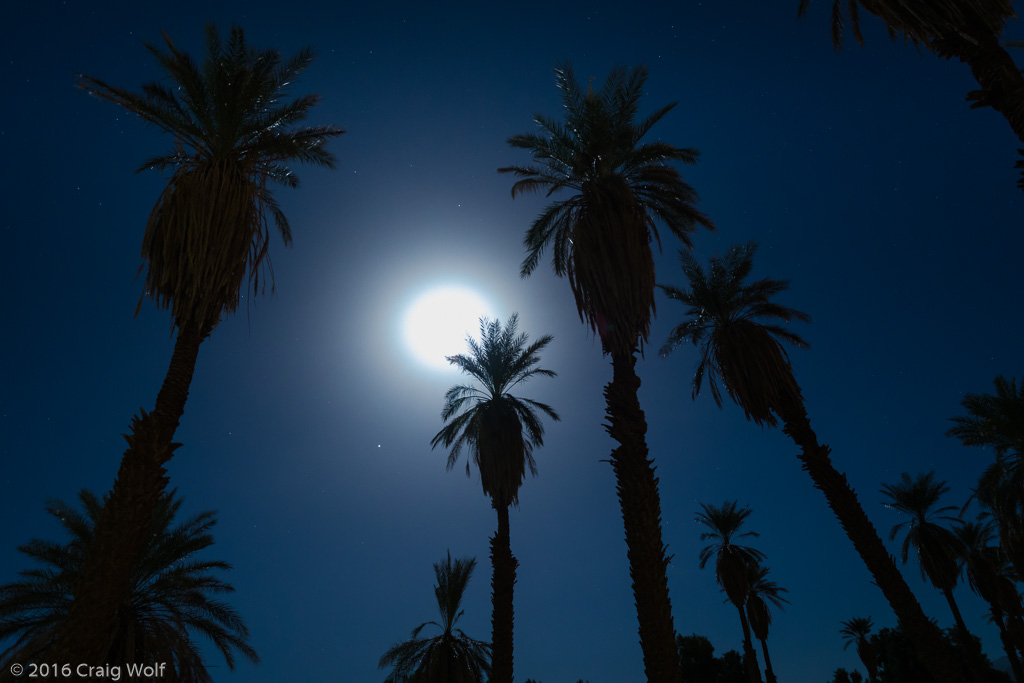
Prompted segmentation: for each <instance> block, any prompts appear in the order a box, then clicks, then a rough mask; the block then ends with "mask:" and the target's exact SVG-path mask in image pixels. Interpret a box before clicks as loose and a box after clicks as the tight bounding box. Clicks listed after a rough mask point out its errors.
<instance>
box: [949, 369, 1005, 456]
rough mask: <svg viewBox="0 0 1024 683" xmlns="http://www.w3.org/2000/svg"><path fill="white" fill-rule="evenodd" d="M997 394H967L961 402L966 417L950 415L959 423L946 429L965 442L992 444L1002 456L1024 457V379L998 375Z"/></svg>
mask: <svg viewBox="0 0 1024 683" xmlns="http://www.w3.org/2000/svg"><path fill="white" fill-rule="evenodd" d="M995 388H996V393H995V394H967V395H966V396H964V399H963V401H961V403H960V405H962V406H963V407H964V409H965V410H966V411H967V416H966V417H954V418H950V419H951V421H952V422H955V423H956V426H955V427H952V428H950V430H949V431H948V432H946V435H947V436H955V437H957V438H958V439H960V440H961V441H962V442H963V444H964V445H965V446H992V447H993V448H994V449H995V451H996V454H997V455H999V456H1000V457H1002V456H1006V455H1013V456H1016V457H1017V458H1018V459H1019V458H1024V381H1022V382H1021V385H1020V390H1019V391H1018V389H1017V380H1016V378H1013V379H1006V378H1005V377H1002V376H1000V377H996V379H995Z"/></svg>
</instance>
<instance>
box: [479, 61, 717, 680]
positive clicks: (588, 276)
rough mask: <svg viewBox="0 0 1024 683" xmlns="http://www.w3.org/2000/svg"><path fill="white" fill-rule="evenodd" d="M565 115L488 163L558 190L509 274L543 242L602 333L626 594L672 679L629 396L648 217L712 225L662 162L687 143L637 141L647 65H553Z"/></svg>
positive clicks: (664, 597) (643, 291)
mask: <svg viewBox="0 0 1024 683" xmlns="http://www.w3.org/2000/svg"><path fill="white" fill-rule="evenodd" d="M555 78H556V82H557V85H558V89H559V90H560V91H561V93H562V101H563V103H564V105H565V120H564V121H557V120H555V119H552V118H548V117H546V116H544V115H540V114H538V115H537V116H536V119H535V120H536V122H537V124H538V125H539V127H540V131H539V132H538V133H530V134H525V135H516V136H513V137H512V138H510V139H509V141H508V142H509V144H510V145H512V146H513V147H515V148H518V149H525V150H528V151H529V152H530V153H531V154H532V155H533V161H534V164H533V165H530V166H509V167H506V168H501V169H498V171H499V172H500V173H512V174H513V175H514V176H515V177H516V178H517V180H516V182H515V184H514V185H513V186H512V196H513V198H514V197H516V196H517V195H518V194H521V193H525V192H531V191H541V190H543V191H545V192H546V194H547V195H548V196H551V195H554V194H556V193H558V192H560V191H564V192H565V193H567V195H568V196H565V197H564V198H563V199H560V200H558V201H556V202H554V203H553V204H551V205H550V206H548V207H547V208H546V209H545V210H544V211H543V212H542V213H541V215H540V216H539V217H538V218H537V219H536V220H535V221H534V222H533V225H532V226H531V227H530V229H529V230H528V231H527V233H526V237H525V239H524V240H523V242H524V245H525V246H526V251H527V255H526V258H525V259H524V260H523V263H522V267H521V268H520V275H521V276H522V277H527V276H529V275H530V274H531V273H533V271H534V270H536V268H537V265H538V263H539V261H540V257H541V254H542V252H543V250H544V249H545V248H547V247H550V248H551V251H552V256H553V259H552V263H553V266H554V270H555V273H556V274H557V275H559V276H567V277H568V280H569V288H570V289H571V290H572V293H573V296H574V298H575V301H576V309H577V311H578V312H579V315H580V319H581V320H583V321H585V322H586V323H587V324H588V325H589V327H590V328H591V330H592V331H595V332H596V333H597V334H598V335H599V336H600V338H601V347H602V350H603V352H604V353H606V354H609V355H610V356H611V359H612V381H611V382H610V383H609V384H608V385H607V386H606V387H605V391H604V395H605V401H606V405H607V416H608V423H607V424H606V425H605V428H606V429H607V431H608V433H609V435H611V437H612V438H613V439H614V440H615V441H617V442H618V443H619V446H618V447H616V448H615V449H614V450H613V451H612V454H611V459H610V462H611V464H612V469H613V471H614V473H615V478H616V483H617V487H616V488H617V491H618V497H619V504H620V506H621V508H622V520H623V526H624V527H625V532H626V549H627V551H626V552H627V556H628V558H629V568H630V577H631V578H632V581H633V596H634V599H635V600H636V609H637V621H638V622H639V631H640V645H641V648H642V649H643V655H644V669H645V671H646V674H647V680H648V681H651V682H652V683H655V682H657V683H676V681H677V679H678V678H679V661H678V657H677V656H676V649H675V628H674V626H673V625H672V605H671V602H670V600H669V594H668V578H667V575H666V566H667V565H668V560H667V558H666V556H665V545H664V543H663V542H662V533H661V500H660V498H659V494H658V480H657V478H656V477H655V474H654V465H653V462H652V461H651V459H650V458H649V457H648V454H647V443H646V439H645V434H646V432H647V423H646V421H645V418H644V413H643V410H642V409H641V408H640V402H639V400H638V399H637V391H638V389H639V387H640V379H639V377H637V375H636V369H635V365H636V350H637V345H638V344H639V345H640V349H641V350H642V349H643V344H644V343H645V342H646V341H647V335H648V331H649V328H650V318H651V311H653V309H654V258H653V256H652V254H651V247H650V242H651V240H652V239H655V240H658V241H659V244H660V238H659V236H658V230H657V223H658V222H659V221H660V222H663V223H664V224H665V225H666V226H667V227H668V229H669V230H670V231H671V232H672V233H673V234H674V235H676V236H677V237H678V238H679V239H681V240H682V241H683V243H684V244H687V245H689V244H690V235H691V234H692V233H693V232H694V231H695V230H696V228H697V227H698V226H704V227H706V228H708V229H714V226H713V224H712V222H711V220H710V219H709V218H708V217H707V216H705V215H704V214H703V213H701V212H700V211H698V210H697V209H696V208H694V204H695V203H696V201H697V194H696V192H694V190H693V188H691V187H690V186H689V185H687V184H686V183H685V182H684V181H683V178H682V176H681V175H680V173H679V171H678V170H676V169H675V168H674V167H672V166H670V165H669V162H672V161H681V162H683V163H690V164H692V163H696V161H697V156H698V152H697V151H696V150H693V149H687V148H680V147H675V146H674V145H670V144H668V143H666V142H661V141H657V142H646V143H641V140H642V138H643V137H644V136H645V135H646V134H647V133H648V131H650V129H651V127H652V126H654V124H656V123H657V122H658V121H659V120H661V118H662V117H663V116H665V114H667V113H668V112H669V111H670V110H671V109H672V108H673V107H674V106H675V104H674V103H673V104H669V105H667V106H665V107H662V108H661V109H658V110H657V111H655V112H654V113H653V114H651V115H650V116H648V117H647V118H645V119H643V120H642V121H639V122H638V121H637V113H638V110H639V103H640V95H641V93H642V92H643V86H644V83H645V82H646V80H647V70H646V69H644V68H643V67H637V68H635V69H633V70H632V71H626V70H624V69H616V70H614V71H612V72H611V73H610V74H609V76H608V78H607V79H606V80H605V83H604V86H603V87H602V89H601V91H600V92H593V91H592V90H591V91H588V92H587V93H586V94H584V92H583V90H582V89H581V88H580V86H579V84H578V83H577V82H576V78H575V77H574V76H573V72H572V69H571V68H570V67H569V66H567V65H565V66H561V67H559V68H557V69H556V70H555Z"/></svg>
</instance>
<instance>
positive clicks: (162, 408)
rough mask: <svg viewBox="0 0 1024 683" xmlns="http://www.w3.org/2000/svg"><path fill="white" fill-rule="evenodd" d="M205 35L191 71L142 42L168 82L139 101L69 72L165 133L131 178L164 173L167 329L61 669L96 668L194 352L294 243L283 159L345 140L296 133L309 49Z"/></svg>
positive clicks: (322, 129)
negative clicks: (163, 358) (163, 362)
mask: <svg viewBox="0 0 1024 683" xmlns="http://www.w3.org/2000/svg"><path fill="white" fill-rule="evenodd" d="M206 39H207V40H206V43H207V56H206V61H205V62H204V64H203V65H202V66H199V65H197V64H196V62H194V61H193V60H192V58H191V57H190V56H189V55H188V54H185V53H183V52H181V51H179V50H178V49H177V48H176V47H175V46H174V44H173V43H172V42H171V41H170V39H169V38H167V37H166V36H165V42H166V44H167V51H166V52H164V51H161V50H160V49H158V48H157V47H154V46H152V45H147V46H146V47H147V48H148V49H149V50H150V52H152V53H153V55H154V56H155V57H156V59H157V61H158V62H159V63H160V66H161V67H162V68H163V70H164V71H165V72H166V73H167V76H168V77H169V79H170V83H169V84H168V85H164V84H162V83H150V84H147V85H144V86H143V88H142V93H141V94H136V93H132V92H129V91H127V90H124V89H122V88H118V87H115V86H112V85H109V84H107V83H106V82H104V81H101V80H99V79H97V78H92V77H90V76H80V77H79V82H78V86H79V87H80V88H82V89H83V90H85V91H87V92H89V93H91V94H93V95H96V96H97V97H99V98H101V99H104V100H108V101H110V102H114V103H115V104H118V105H120V106H121V107H124V108H125V109H127V110H128V111H130V112H132V113H133V114H136V115H137V116H139V117H140V118H142V119H143V120H144V121H146V122H147V123H151V124H153V125H155V126H156V127H157V128H159V129H161V130H162V131H164V132H165V133H169V134H171V135H172V136H173V137H174V148H173V150H172V151H171V152H169V153H166V154H163V155H159V156H155V157H152V158H150V159H148V160H146V161H145V162H144V163H143V164H142V166H141V167H140V169H139V170H142V169H149V168H157V169H162V170H163V169H170V170H172V173H171V176H170V178H169V180H168V182H167V187H166V188H165V189H164V191H163V193H162V194H161V195H160V197H159V199H158V200H157V202H156V205H155V206H154V207H153V210H152V212H151V213H150V215H149V220H148V222H147V224H146V233H145V235H144V237H143V240H142V255H143V258H144V259H145V268H146V281H145V293H144V295H143V296H148V297H151V298H153V299H155V300H156V301H157V303H158V304H159V305H160V306H161V307H163V308H170V309H171V314H172V316H173V320H174V325H175V326H176V328H177V332H178V334H177V339H176V341H175V345H174V353H173V355H172V357H171V363H170V366H169V368H168V370H167V375H166V377H165V379H164V382H163V386H162V387H161V389H160V392H159V394H158V395H157V399H156V406H155V408H154V409H153V411H152V412H151V413H146V412H142V413H141V415H140V416H137V417H135V418H133V421H132V428H131V433H130V434H129V435H128V436H127V437H126V438H127V440H128V450H127V451H126V452H125V454H124V457H123V459H122V461H121V467H120V470H119V472H118V475H117V479H116V480H115V482H114V486H113V489H112V491H111V493H110V501H109V503H108V504H107V505H106V506H105V507H104V511H103V517H102V518H101V519H100V520H98V522H97V527H96V539H95V544H94V551H95V552H94V553H93V555H92V556H91V557H90V558H89V559H88V561H87V564H86V568H85V570H84V573H83V576H82V582H83V589H82V591H81V593H80V594H79V595H78V596H76V601H75V604H74V605H72V608H71V610H70V614H69V616H68V622H67V626H66V630H65V634H64V637H63V638H62V643H63V644H64V645H65V646H66V648H67V651H66V654H67V661H81V662H91V663H99V662H100V661H102V659H101V651H102V644H103V642H104V641H105V639H106V637H107V634H108V633H109V632H110V631H111V629H112V628H113V624H114V619H115V612H116V609H117V606H118V605H120V604H121V603H122V601H123V598H124V596H125V595H126V593H127V591H128V590H129V583H128V581H129V577H130V575H131V571H132V567H133V566H134V563H135V561H136V558H137V557H138V554H139V552H140V549H141V547H142V543H143V536H144V534H145V532H146V530H147V529H148V528H149V524H150V519H151V517H152V514H153V510H154V509H155V508H156V505H157V501H158V500H159V498H160V494H161V492H162V491H163V490H164V489H165V487H166V482H167V479H166V476H165V473H166V471H165V470H164V468H163V466H164V465H165V464H166V463H167V461H168V460H169V459H170V458H171V456H172V455H173V452H174V450H175V448H177V445H176V444H173V443H172V441H173V437H174V432H175V430H176V429H177V426H178V422H179V420H180V419H181V415H182V414H183V412H184V409H185V401H186V399H187V398H188V390H189V385H190V383H191V380H192V374H193V371H194V369H195V363H196V357H197V355H198V353H199V345H200V344H201V343H202V341H203V340H204V339H205V338H206V337H207V336H208V335H209V334H210V332H211V331H212V330H213V328H214V327H215V326H216V325H217V323H218V322H219V321H220V318H221V315H222V314H223V313H231V312H233V311H234V310H235V309H237V307H238V303H239V291H240V289H241V288H242V287H243V286H244V283H245V279H246V277H247V276H248V278H249V282H250V283H251V285H252V288H253V291H254V292H256V291H262V289H261V282H260V271H261V270H262V269H263V268H266V269H267V271H268V272H269V271H270V261H269V257H268V246H269V224H270V223H271V222H273V223H274V224H275V225H276V227H277V229H278V231H279V232H280V234H281V237H282V238H283V240H284V242H285V244H288V243H290V242H291V228H290V227H289V224H288V220H287V218H286V217H285V215H284V213H283V212H282V211H281V209H280V207H279V206H278V204H277V201H276V200H275V198H274V196H273V194H272V193H271V191H270V189H269V187H268V184H269V183H271V182H277V183H281V184H283V185H285V186H287V187H296V186H297V185H298V179H297V178H296V176H295V175H294V174H293V173H292V172H291V170H290V169H289V168H288V166H287V164H288V163H290V162H300V163H310V164H314V165H318V166H326V167H328V168H331V167H333V163H334V157H333V156H332V155H331V154H330V152H328V151H327V149H326V147H325V145H326V143H327V141H328V140H329V139H330V138H332V137H335V136H337V135H340V134H341V133H342V132H343V131H341V130H340V129H338V128H336V127H334V126H302V127H299V126H296V125H295V124H297V123H299V122H301V121H302V120H304V119H305V118H306V116H307V115H308V114H309V111H310V109H311V108H312V107H313V106H314V105H315V104H316V103H317V102H318V101H319V98H318V97H316V96H314V95H304V96H301V97H297V98H295V99H293V100H288V99H287V91H288V89H289V88H290V86H291V83H292V81H293V80H294V78H295V77H297V76H298V75H299V74H300V73H301V72H302V71H303V70H305V68H306V67H307V66H309V64H310V62H311V61H312V58H313V53H312V51H311V50H309V49H306V50H303V51H301V52H299V54H297V55H296V56H295V57H293V58H291V59H288V60H283V59H282V58H281V55H280V54H279V53H278V52H277V51H274V50H259V49H255V48H252V47H250V46H249V45H248V44H247V43H246V41H245V36H244V34H243V32H242V29H240V28H237V27H234V28H232V30H231V35H230V38H229V39H228V41H227V43H226V44H224V43H222V42H221V39H220V37H219V35H218V33H217V30H216V29H215V28H214V27H213V26H212V25H211V26H210V27H208V29H207V36H206ZM263 287H265V278H264V284H263ZM141 304H142V302H141V300H140V302H139V305H140V306H141Z"/></svg>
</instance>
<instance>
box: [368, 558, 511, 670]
mask: <svg viewBox="0 0 1024 683" xmlns="http://www.w3.org/2000/svg"><path fill="white" fill-rule="evenodd" d="M474 567H476V559H475V558H468V557H467V558H462V559H458V560H455V561H454V562H453V561H452V554H451V552H449V553H448V558H447V559H446V560H444V561H443V562H435V563H434V574H435V575H436V577H437V585H436V586H434V596H435V597H436V598H437V609H438V611H440V613H441V622H440V623H438V622H436V621H427V622H424V623H422V624H420V625H419V626H417V627H416V628H414V629H413V630H412V636H411V638H410V639H409V640H407V641H405V642H402V643H398V644H397V645H394V646H392V647H391V649H389V650H388V651H387V652H385V653H384V656H382V657H381V658H380V662H378V664H377V666H378V668H381V669H384V668H387V667H392V672H391V675H390V676H388V677H387V678H386V679H385V683H483V682H484V681H485V680H487V676H488V674H490V669H491V667H490V663H489V659H490V650H491V648H490V645H488V644H487V643H485V642H483V641H480V640H474V639H473V638H470V637H469V636H467V635H466V634H465V633H463V631H462V629H459V628H455V625H456V623H458V621H459V617H461V616H462V614H463V610H462V598H463V596H464V595H465V592H466V586H468V585H469V579H470V577H471V576H472V575H473V568H474ZM428 625H429V626H437V627H438V628H439V629H441V633H440V634H438V635H436V636H434V637H433V638H420V637H419V636H420V631H422V630H423V629H424V628H425V627H426V626H428Z"/></svg>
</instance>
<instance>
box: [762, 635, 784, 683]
mask: <svg viewBox="0 0 1024 683" xmlns="http://www.w3.org/2000/svg"><path fill="white" fill-rule="evenodd" d="M759 640H760V639H759ZM761 651H762V652H764V677H765V680H766V681H767V683H778V682H779V679H778V678H776V677H775V672H774V671H772V658H771V657H769V656H768V641H767V640H762V641H761Z"/></svg>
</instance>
